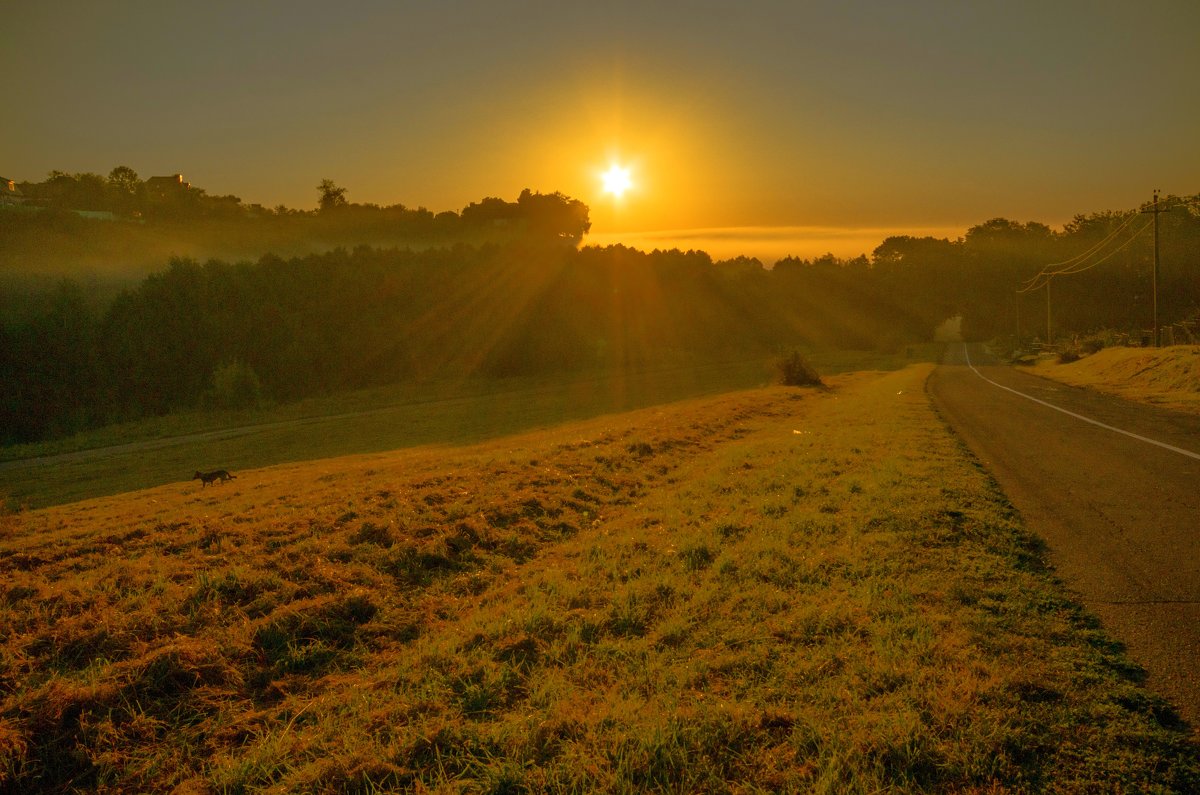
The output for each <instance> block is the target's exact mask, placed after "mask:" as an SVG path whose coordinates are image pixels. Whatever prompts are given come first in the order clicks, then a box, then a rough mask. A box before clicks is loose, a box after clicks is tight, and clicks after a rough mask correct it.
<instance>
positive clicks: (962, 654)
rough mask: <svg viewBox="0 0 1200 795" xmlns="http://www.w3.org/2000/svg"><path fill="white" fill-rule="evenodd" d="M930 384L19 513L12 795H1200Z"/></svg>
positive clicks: (861, 384)
mask: <svg viewBox="0 0 1200 795" xmlns="http://www.w3.org/2000/svg"><path fill="white" fill-rule="evenodd" d="M927 372H928V369H927V368H925V367H920V368H909V369H907V370H904V371H900V372H896V373H892V374H888V375H877V374H876V375H858V376H841V377H833V378H830V379H827V380H828V381H829V383H830V386H831V389H830V390H829V391H827V392H826V391H808V390H789V389H785V388H782V387H773V388H769V389H760V390H753V391H749V392H740V393H733V394H729V395H724V396H720V397H710V398H704V399H698V400H692V401H687V402H684V403H678V404H674V405H670V406H663V407H658V408H648V409H643V410H641V411H639V412H635V413H631V414H626V415H620V416H609V417H603V418H598V419H593V420H589V421H586V422H580V423H573V424H568V425H563V426H561V427H558V428H555V429H552V430H546V431H539V432H536V433H532V434H527V435H523V436H515V437H507V438H504V439H498V440H495V441H493V442H488V443H485V444H481V445H478V446H473V447H464V448H461V449H457V450H440V451H438V450H411V451H406V452H395V453H387V454H375V455H367V456H358V457H353V458H346V459H336V460H324V461H313V462H310V463H302V464H299V463H298V464H289V465H284V466H279V467H274V468H271V469H264V470H260V471H246V472H242V473H241V477H239V479H238V480H237V481H234V482H232V483H230V484H226V485H224V486H221V487H219V488H210V489H206V490H203V491H201V490H198V489H195V488H183V487H181V486H179V485H168V486H163V487H160V488H157V489H153V490H150V491H146V492H143V493H139V494H131V495H124V496H119V497H111V498H104V499H99V500H94V501H90V502H85V503H79V504H75V505H67V506H62V507H59V508H55V509H50V510H45V511H35V512H29V513H23V514H20V515H16V516H12V515H10V516H9V517H7V518H6V522H7V524H6V525H5V527H6V530H5V533H6V535H4V536H0V566H2V567H3V573H4V582H5V585H4V586H3V589H4V590H3V591H0V629H2V630H3V631H2V632H0V637H2V638H3V639H4V643H3V645H2V646H0V694H3V701H2V702H0V704H2V706H0V782H4V784H5V785H6V786H7V785H9V784H11V785H12V786H13V787H15V788H16V789H17V790H21V789H30V788H37V789H44V790H50V791H55V790H57V791H67V790H69V789H71V788H78V789H85V790H99V791H106V790H107V791H114V792H115V791H164V790H166V791H170V790H171V789H172V788H174V787H176V786H179V787H182V788H183V791H194V792H259V791H268V790H271V789H274V790H277V791H361V792H370V791H388V790H401V789H407V790H417V791H421V790H423V789H424V790H455V791H458V790H462V791H546V790H556V791H557V790H566V791H579V792H584V791H642V790H649V791H742V792H753V791H816V792H878V791H902V792H903V791H961V792H1023V791H1063V792H1091V791H1097V790H1101V791H1155V790H1157V791H1167V792H1170V791H1176V792H1185V791H1191V790H1194V789H1195V788H1196V787H1197V786H1200V763H1198V762H1197V754H1196V747H1195V745H1194V744H1191V742H1190V741H1189V739H1188V735H1187V733H1186V731H1185V730H1183V729H1182V728H1180V726H1179V724H1178V722H1177V719H1176V718H1175V717H1174V715H1173V713H1172V712H1171V710H1170V708H1169V707H1168V706H1167V705H1165V704H1163V703H1162V702H1161V701H1160V700H1158V699H1156V698H1155V697H1153V696H1151V695H1149V694H1148V693H1146V692H1145V691H1144V690H1142V689H1141V687H1140V686H1139V684H1138V679H1139V673H1138V671H1137V670H1136V669H1135V668H1133V667H1132V666H1131V665H1130V664H1129V663H1128V661H1127V660H1125V658H1124V657H1122V656H1121V654H1120V652H1119V650H1118V649H1117V648H1116V647H1115V646H1114V644H1112V642H1111V641H1109V640H1108V639H1107V638H1105V637H1104V635H1103V634H1102V633H1101V632H1100V631H1099V629H1098V628H1097V626H1096V624H1095V622H1094V620H1092V619H1091V618H1090V617H1089V616H1088V615H1086V614H1085V613H1084V612H1083V611H1082V610H1081V608H1079V606H1078V605H1077V604H1075V603H1074V602H1073V601H1072V600H1071V599H1070V597H1069V596H1068V595H1067V594H1066V593H1065V592H1064V591H1063V589H1062V587H1061V585H1060V584H1059V583H1057V582H1056V581H1055V580H1054V578H1053V577H1052V575H1051V573H1050V572H1049V571H1047V569H1046V567H1045V565H1044V563H1043V559H1042V554H1041V549H1040V547H1039V545H1038V543H1037V542H1036V540H1035V539H1034V538H1032V537H1031V536H1030V535H1029V534H1028V532H1027V531H1026V530H1025V529H1024V528H1023V526H1022V525H1021V523H1020V518H1019V517H1018V516H1017V515H1016V514H1015V512H1014V511H1013V510H1012V509H1011V507H1010V506H1009V505H1008V504H1007V503H1006V502H1005V501H1004V499H1003V497H1002V495H1001V494H1000V493H999V492H998V491H997V489H996V487H995V485H994V484H993V483H992V482H991V481H990V480H989V479H988V477H987V476H986V474H985V473H984V472H983V471H982V469H981V468H979V467H978V465H977V464H976V463H975V462H974V461H973V460H972V459H971V458H970V457H969V455H968V454H967V453H966V452H965V451H964V450H963V448H961V447H960V446H959V445H958V444H957V443H956V442H955V441H954V439H953V438H952V437H951V436H950V435H949V434H948V432H947V431H946V429H945V428H944V426H943V425H942V424H941V423H940V421H939V420H938V419H937V418H936V416H935V415H934V414H933V412H932V410H931V409H930V407H929V405H928V401H927V399H926V397H925V394H924V390H923V389H922V383H923V379H924V377H925V375H926V373H927Z"/></svg>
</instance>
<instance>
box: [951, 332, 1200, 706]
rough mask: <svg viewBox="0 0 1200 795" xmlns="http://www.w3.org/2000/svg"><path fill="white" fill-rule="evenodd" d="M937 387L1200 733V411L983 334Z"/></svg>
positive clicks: (1086, 596)
mask: <svg viewBox="0 0 1200 795" xmlns="http://www.w3.org/2000/svg"><path fill="white" fill-rule="evenodd" d="M1004 387H1007V389H1005V388H1004ZM928 389H929V392H930V394H931V395H932V397H933V401H934V405H935V406H937V407H938V410H939V411H940V412H941V413H942V415H943V417H944V418H945V419H946V421H947V422H949V423H950V426H951V427H952V428H953V429H954V430H955V432H956V433H958V434H959V436H961V437H962V438H963V440H964V441H965V442H966V443H967V445H968V446H969V447H970V448H971V449H972V450H973V451H974V453H975V455H976V456H978V457H979V459H980V460H981V461H983V463H984V465H985V466H987V468H988V469H989V471H990V472H991V473H992V474H993V475H994V476H995V478H996V480H997V481H998V482H999V483H1000V485H1001V486H1002V487H1003V488H1004V491H1005V492H1006V493H1007V494H1008V496H1009V498H1010V499H1011V500H1012V502H1013V504H1014V505H1015V506H1016V507H1017V509H1018V510H1020V511H1021V513H1022V515H1023V516H1024V517H1025V520H1026V522H1027V523H1028V525H1029V526H1030V528H1031V529H1033V530H1034V531H1035V532H1037V533H1038V534H1040V535H1041V536H1042V537H1043V538H1044V539H1045V540H1046V542H1047V544H1048V545H1049V547H1050V554H1051V561H1052V562H1053V563H1054V565H1055V567H1056V568H1057V570H1058V573H1059V574H1060V575H1061V576H1062V577H1063V579H1064V580H1066V581H1067V583H1068V584H1069V585H1070V586H1071V587H1073V588H1074V589H1075V590H1077V591H1078V592H1079V593H1080V594H1081V595H1082V597H1083V601H1084V603H1085V604H1086V605H1087V607H1088V608H1089V609H1090V610H1091V611H1092V612H1093V613H1095V614H1096V615H1098V616H1099V617H1100V619H1101V620H1102V621H1103V622H1104V624H1105V627H1106V629H1107V630H1108V631H1109V632H1110V634H1112V635H1113V636H1115V637H1116V638H1118V639H1119V640H1121V641H1122V642H1123V643H1125V645H1126V647H1127V648H1128V651H1129V653H1130V654H1131V656H1132V657H1133V658H1134V659H1135V660H1136V661H1137V662H1138V663H1139V664H1140V665H1142V666H1143V667H1144V668H1145V669H1146V671H1147V672H1148V678H1147V685H1148V686H1149V687H1150V688H1151V689H1153V690H1155V691H1157V692H1158V693H1160V694H1162V695H1163V696H1165V697H1167V698H1168V699H1169V700H1170V701H1171V702H1172V703H1173V704H1174V705H1175V706H1176V707H1177V708H1178V709H1179V712H1180V714H1181V715H1182V716H1183V717H1184V718H1185V719H1186V720H1188V722H1189V723H1191V724H1192V727H1193V729H1196V730H1200V417H1197V416H1192V415H1185V414H1179V413H1176V412H1170V411H1165V410H1161V409H1156V408H1152V407H1148V406H1144V405H1140V404H1134V403H1130V402H1127V401H1123V400H1120V399H1118V398H1112V397H1108V396H1105V395H1101V394H1099V393H1096V392H1094V391H1091V390H1085V389H1078V388H1075V387H1070V386H1066V385H1064V384H1059V383H1056V382H1052V381H1048V380H1045V379H1042V378H1038V377H1036V376H1033V375H1029V374H1028V373H1024V372H1021V371H1019V370H1018V369H1016V368H1012V367H1006V366H1000V365H998V364H996V363H995V361H994V360H993V359H991V358H990V357H988V356H987V355H986V353H985V352H984V351H983V349H982V348H981V347H980V346H975V345H972V346H969V347H968V346H964V345H961V344H960V345H952V346H950V347H949V349H948V351H947V356H946V359H945V360H944V362H943V364H942V365H941V366H939V367H938V368H937V369H936V370H935V371H934V373H933V374H932V376H931V377H930V379H929V384H928ZM1010 390H1015V391H1016V392H1019V393H1021V394H1014V392H1013V391H1010ZM1029 398H1035V399H1036V400H1038V401H1043V402H1044V403H1048V404H1051V405H1052V406H1055V407H1058V408H1059V409H1064V410H1066V411H1070V412H1073V413H1074V414H1076V415H1079V416H1071V415H1069V414H1066V413H1063V412H1062V411H1059V410H1055V409H1054V408H1050V407H1049V406H1047V405H1044V404H1043V403H1039V402H1035V400H1031V399H1029ZM1080 417H1086V418H1088V419H1090V420H1092V422H1087V421H1085V420H1083V419H1081V418H1080ZM1094 423H1102V424H1104V425H1107V426H1109V427H1107V428H1106V427H1101V426H1100V425H1097V424H1094ZM1115 429H1120V430H1121V431H1124V432H1125V433H1120V432H1118V431H1117V430H1115ZM1127 434H1134V435H1136V436H1140V437H1143V438H1141V439H1139V438H1134V436H1130V435H1127ZM1151 441H1154V442H1158V444H1153V443H1151ZM1160 445H1166V446H1165V447H1164V446H1160ZM1172 448H1174V449H1172Z"/></svg>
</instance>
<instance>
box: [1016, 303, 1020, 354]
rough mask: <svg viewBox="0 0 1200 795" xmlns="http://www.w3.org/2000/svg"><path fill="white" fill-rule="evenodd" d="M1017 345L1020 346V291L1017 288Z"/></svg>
mask: <svg viewBox="0 0 1200 795" xmlns="http://www.w3.org/2000/svg"><path fill="white" fill-rule="evenodd" d="M1016 299H1017V347H1018V348H1019V347H1021V291H1020V290H1017V294H1016Z"/></svg>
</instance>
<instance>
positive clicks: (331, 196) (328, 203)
mask: <svg viewBox="0 0 1200 795" xmlns="http://www.w3.org/2000/svg"><path fill="white" fill-rule="evenodd" d="M317 191H318V193H320V198H319V199H318V206H319V207H320V209H321V212H329V211H330V210H336V209H338V208H339V207H345V206H346V189H345V188H339V187H338V186H337V184H336V183H335V182H334V181H333V180H331V179H323V180H321V184H320V185H318V186H317Z"/></svg>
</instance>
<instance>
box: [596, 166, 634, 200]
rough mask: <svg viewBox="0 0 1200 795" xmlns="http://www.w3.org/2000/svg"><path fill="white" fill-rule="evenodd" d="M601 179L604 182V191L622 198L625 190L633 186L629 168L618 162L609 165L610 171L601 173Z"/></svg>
mask: <svg viewBox="0 0 1200 795" xmlns="http://www.w3.org/2000/svg"><path fill="white" fill-rule="evenodd" d="M600 179H601V180H603V182H604V192H605V193H611V194H612V195H613V196H615V197H616V198H618V199H619V198H621V195H622V194H623V193H625V191H627V190H629V189H630V188H632V187H633V180H632V179H631V178H630V176H629V169H627V168H622V167H621V166H618V165H617V164H616V163H613V164H612V165H611V166H609V169H608V171H605V172H604V173H603V174H601V175H600Z"/></svg>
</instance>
